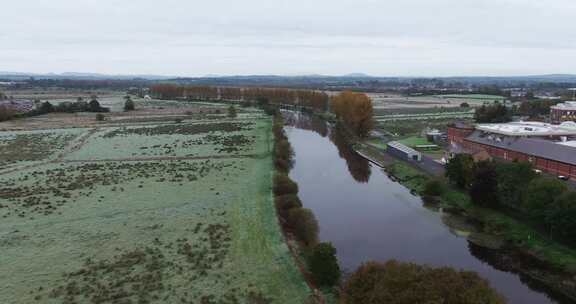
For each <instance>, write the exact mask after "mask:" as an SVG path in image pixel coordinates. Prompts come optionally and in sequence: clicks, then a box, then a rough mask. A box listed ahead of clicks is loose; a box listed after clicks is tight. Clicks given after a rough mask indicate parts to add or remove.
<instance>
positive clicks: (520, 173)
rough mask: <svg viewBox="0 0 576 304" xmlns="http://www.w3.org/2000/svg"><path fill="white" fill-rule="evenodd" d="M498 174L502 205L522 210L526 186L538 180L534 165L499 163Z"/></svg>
mask: <svg viewBox="0 0 576 304" xmlns="http://www.w3.org/2000/svg"><path fill="white" fill-rule="evenodd" d="M496 173H497V175H498V198H499V201H500V203H502V204H506V205H508V206H510V207H514V208H521V207H522V199H523V196H524V192H525V191H526V185H528V184H529V183H530V182H531V181H532V180H533V179H534V178H536V173H535V172H534V168H533V167H532V164H530V163H528V162H507V163H498V165H497V166H496Z"/></svg>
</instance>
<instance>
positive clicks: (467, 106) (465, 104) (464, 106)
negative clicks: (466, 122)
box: [460, 102, 470, 108]
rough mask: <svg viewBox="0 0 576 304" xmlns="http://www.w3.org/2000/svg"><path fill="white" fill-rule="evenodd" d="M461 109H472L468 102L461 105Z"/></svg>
mask: <svg viewBox="0 0 576 304" xmlns="http://www.w3.org/2000/svg"><path fill="white" fill-rule="evenodd" d="M460 107H461V108H469V107H470V104H468V103H467V102H463V103H461V104H460Z"/></svg>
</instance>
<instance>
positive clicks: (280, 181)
mask: <svg viewBox="0 0 576 304" xmlns="http://www.w3.org/2000/svg"><path fill="white" fill-rule="evenodd" d="M295 193H298V184H296V183H295V182H294V181H292V180H291V179H290V177H289V176H288V175H286V174H283V173H277V174H276V176H275V177H274V194H276V195H284V194H295Z"/></svg>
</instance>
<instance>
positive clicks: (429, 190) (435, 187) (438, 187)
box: [422, 179, 445, 196]
mask: <svg viewBox="0 0 576 304" xmlns="http://www.w3.org/2000/svg"><path fill="white" fill-rule="evenodd" d="M444 190H445V189H444V183H443V182H442V181H440V180H438V179H431V180H429V181H428V182H426V184H425V185H424V190H423V191H422V194H424V195H425V196H440V195H442V194H443V193H444Z"/></svg>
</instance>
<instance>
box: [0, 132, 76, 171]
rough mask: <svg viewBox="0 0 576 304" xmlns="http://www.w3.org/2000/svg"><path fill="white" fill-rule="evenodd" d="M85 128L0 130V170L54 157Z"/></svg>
mask: <svg viewBox="0 0 576 304" xmlns="http://www.w3.org/2000/svg"><path fill="white" fill-rule="evenodd" d="M85 132H87V129H60V130H36V131H6V132H0V170H2V169H9V168H12V167H15V166H24V165H30V164H34V163H37V162H40V161H44V160H48V159H51V158H54V157H56V156H57V155H58V154H59V153H62V152H64V150H65V148H66V146H67V145H69V144H70V143H71V142H72V141H73V140H74V139H76V138H78V137H79V136H80V135H81V134H82V133H85Z"/></svg>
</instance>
